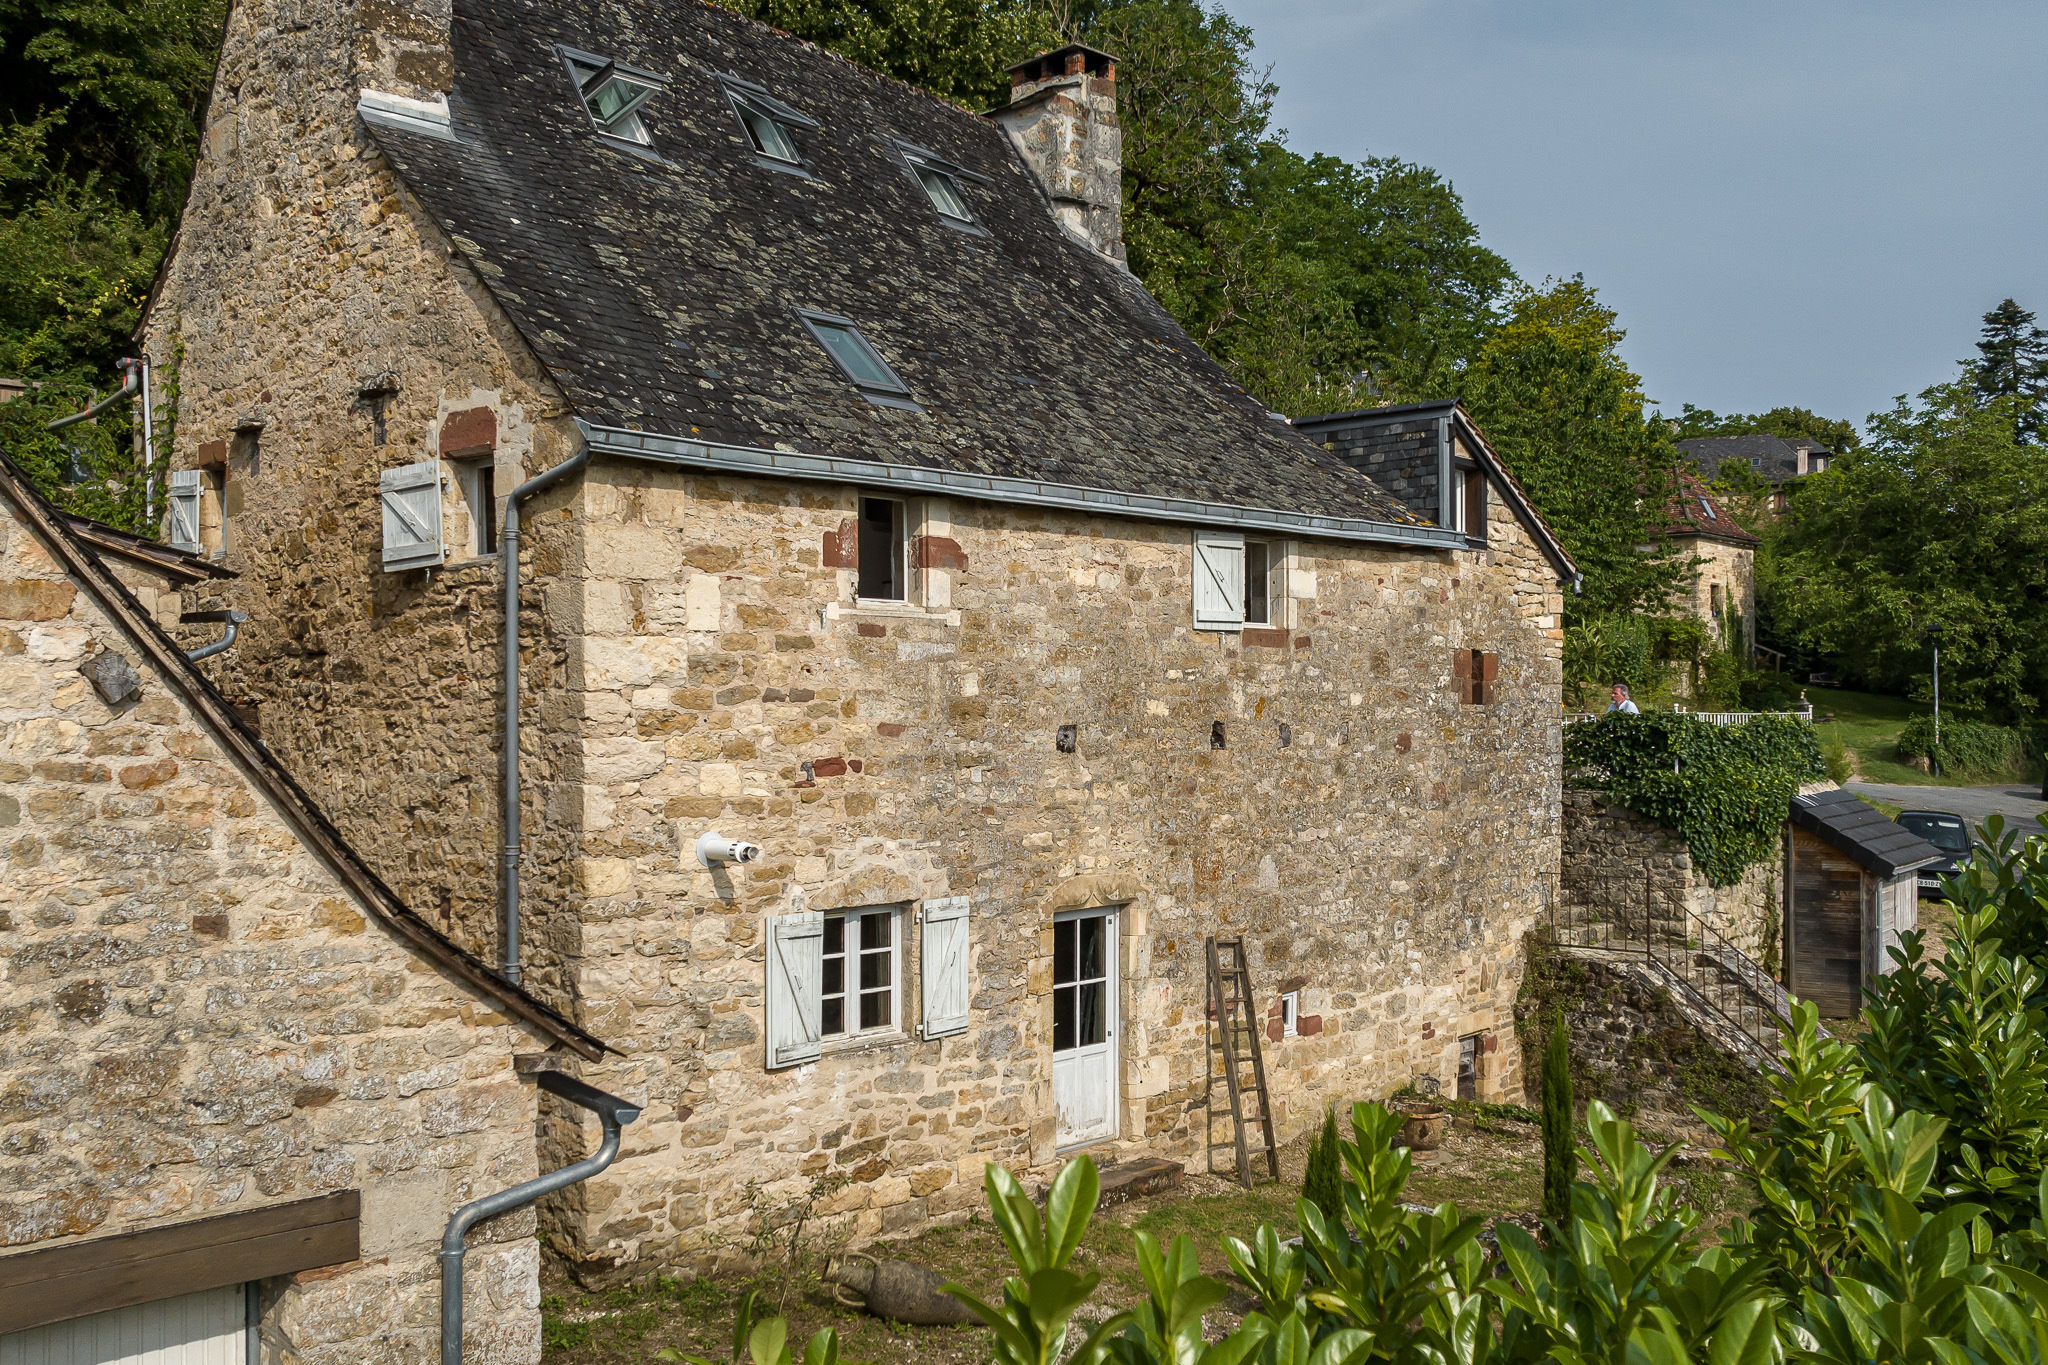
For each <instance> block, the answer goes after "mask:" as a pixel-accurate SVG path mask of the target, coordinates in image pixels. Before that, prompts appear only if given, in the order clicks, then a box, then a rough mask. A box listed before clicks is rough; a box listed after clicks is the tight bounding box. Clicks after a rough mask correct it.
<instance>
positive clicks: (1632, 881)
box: [1561, 791, 1785, 971]
mask: <svg viewBox="0 0 2048 1365" xmlns="http://www.w3.org/2000/svg"><path fill="white" fill-rule="evenodd" d="M1561 893H1562V895H1563V898H1564V902H1565V905H1566V906H1567V907H1568V909H1569V912H1570V914H1571V916H1572V917H1573V918H1574V919H1575V920H1576V919H1583V918H1590V919H1593V920H1597V921H1600V922H1604V923H1609V924H1614V925H1617V926H1624V928H1623V930H1622V932H1623V933H1624V934H1625V935H1626V936H1628V937H1632V938H1636V939H1638V940H1640V938H1641V936H1642V929H1641V926H1642V925H1643V924H1644V923H1645V922H1646V919H1645V914H1646V908H1647V922H1649V923H1651V924H1653V925H1655V926H1656V927H1657V930H1658V932H1660V933H1661V934H1664V935H1666V936H1676V937H1679V938H1684V937H1687V936H1688V933H1689V931H1688V929H1687V927H1686V926H1687V916H1688V915H1689V916H1691V918H1692V919H1693V920H1695V921H1697V922H1699V923H1703V924H1705V925H1706V926H1707V927H1709V928H1711V929H1712V930H1714V932H1716V933H1718V934H1720V935H1721V936H1722V937H1723V938H1725V939H1727V940H1728V941H1729V942H1731V943H1733V944H1734V945H1735V946H1736V947H1738V948H1740V949H1741V950H1742V951H1743V952H1745V953H1747V954H1748V955H1749V956H1750V957H1751V958H1753V959H1755V960H1756V961H1757V962H1760V963H1762V964H1763V965H1764V967H1765V968H1766V969H1767V970H1771V971H1775V970H1776V969H1777V965H1778V947H1779V943H1780V938H1779V925H1780V921H1781V919H1782V917H1783V907H1784V904H1785V899H1784V895H1785V866H1784V856H1783V853H1782V852H1780V853H1779V855H1778V856H1777V857H1774V858H1772V859H1769V860H1768V861H1766V862H1763V863H1760V864H1758V865H1757V866H1755V867H1752V868H1750V869H1749V870H1748V871H1747V872H1745V873H1744V874H1743V876H1742V880H1740V881H1739V882H1737V883H1736V884H1735V885H1733V886H1727V887H1716V886H1714V885H1713V884H1712V883H1711V882H1710V881H1708V879H1707V877H1706V874H1705V873H1703V872H1700V871H1698V870H1697V869H1695V868H1694V867H1693V864H1692V852H1691V850H1690V849H1688V848H1687V847H1686V843H1685V840H1684V839H1683V838H1681V837H1680V836H1679V835H1678V834H1676V833H1675V832H1673V831H1672V830H1668V829H1666V828H1664V826H1662V825H1659V824H1657V823H1656V822H1654V821H1652V820H1649V819H1646V818H1644V817H1643V816H1640V815H1638V814H1636V813H1635V812H1634V811H1632V810H1630V809H1628V808H1627V807H1626V806H1620V805H1616V804H1614V803H1613V802H1611V801H1609V800H1607V799H1606V797H1605V796H1604V795H1603V794H1602V793H1599V792H1591V791H1567V792H1565V793H1564V826H1563V853H1562V873H1561Z"/></svg>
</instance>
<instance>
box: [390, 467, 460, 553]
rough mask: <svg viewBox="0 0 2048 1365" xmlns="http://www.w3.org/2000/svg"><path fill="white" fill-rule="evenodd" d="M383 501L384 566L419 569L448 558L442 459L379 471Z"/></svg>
mask: <svg viewBox="0 0 2048 1365" xmlns="http://www.w3.org/2000/svg"><path fill="white" fill-rule="evenodd" d="M377 491H378V493H379V494H380V495H381V498H382V501H383V504H384V567H385V568H387V569H418V568H424V567H426V566H427V565H430V564H439V563H440V562H441V561H442V560H444V559H445V558H447V554H446V552H445V551H444V550H443V549H442V546H441V462H440V461H439V460H422V461H420V463H418V464H409V465H402V466H400V467H399V468H397V469H386V470H383V471H382V472H380V473H379V474H378V475H377Z"/></svg>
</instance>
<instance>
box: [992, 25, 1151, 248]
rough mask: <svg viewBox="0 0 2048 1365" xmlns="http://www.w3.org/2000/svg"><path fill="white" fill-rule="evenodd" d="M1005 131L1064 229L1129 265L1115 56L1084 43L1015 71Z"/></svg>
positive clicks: (998, 114)
mask: <svg viewBox="0 0 2048 1365" xmlns="http://www.w3.org/2000/svg"><path fill="white" fill-rule="evenodd" d="M990 117H991V118H993V119H994V120H995V121H996V122H997V123H999V124H1001V125H1002V128H1003V130H1004V131H1005V132H1007V133H1008V134H1009V135H1010V141H1011V142H1012V143H1014V144H1015V145H1016V148H1017V151H1018V154H1019V155H1021V156H1022V157H1023V158H1024V164H1025V165H1027V166H1029V167H1030V168H1031V171H1032V173H1033V174H1034V175H1036V176H1037V177H1038V180H1039V183H1040V184H1042V185H1043V186H1045V192H1046V194H1047V195H1048V196H1049V197H1050V198H1051V199H1052V209H1053V215H1054V216H1055V217H1056V218H1058V219H1059V221H1060V225H1061V226H1062V227H1064V228H1066V230H1067V231H1068V232H1070V233H1072V234H1073V235H1074V236H1076V237H1078V238H1080V239H1081V240H1082V241H1084V242H1086V243H1087V244H1088V245H1089V246H1091V247H1093V248H1095V249H1096V250H1097V251H1099V252H1101V253H1102V254H1103V255H1105V256H1107V257H1109V258H1110V259H1111V260H1113V261H1115V262H1117V263H1118V264H1119V265H1121V264H1122V263H1123V259H1124V231H1123V142H1124V137H1123V130H1122V129H1121V128H1120V127H1118V126H1117V121H1116V58H1114V57H1112V56H1110V55H1109V54H1108V53H1107V52H1098V51H1096V50H1095V49H1094V48H1092V47H1084V46H1082V45H1081V44H1080V43H1069V44H1067V45H1066V46H1065V47H1061V48H1055V49H1053V50H1052V51H1051V52H1041V53H1039V54H1038V55H1037V56H1036V57H1033V58H1031V59H1030V60H1028V61H1022V62H1019V63H1017V64H1016V65H1015V66H1013V67H1011V68H1010V102H1009V103H1008V104H1007V105H1004V106H1003V107H1002V108H1000V109H997V110H995V111H994V112H993V113H992V114H990Z"/></svg>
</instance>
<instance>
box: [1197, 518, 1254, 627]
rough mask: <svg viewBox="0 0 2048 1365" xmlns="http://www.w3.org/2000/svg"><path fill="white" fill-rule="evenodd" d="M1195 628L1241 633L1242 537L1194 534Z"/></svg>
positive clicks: (1219, 534)
mask: <svg viewBox="0 0 2048 1365" xmlns="http://www.w3.org/2000/svg"><path fill="white" fill-rule="evenodd" d="M1195 625H1196V627H1197V628H1199V629H1202V630H1243V629H1244V537H1243V536H1238V535H1228V534H1225V533H1223V532H1219V531H1197V532H1195Z"/></svg>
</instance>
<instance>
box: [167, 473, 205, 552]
mask: <svg viewBox="0 0 2048 1365" xmlns="http://www.w3.org/2000/svg"><path fill="white" fill-rule="evenodd" d="M204 477H205V476H204V475H203V474H201V473H200V472H199V471H198V470H196V469H173V470H172V471H171V476H170V482H169V483H168V484H167V485H166V486H165V488H164V505H165V507H166V508H167V509H168V510H169V514H170V534H169V536H168V537H167V539H168V540H169V542H170V545H171V548H172V549H175V550H191V551H193V552H194V553H197V552H198V549H199V497H200V494H201V492H202V491H203V489H204V486H205V485H204V484H203V483H201V480H202V479H203V478H204Z"/></svg>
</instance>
